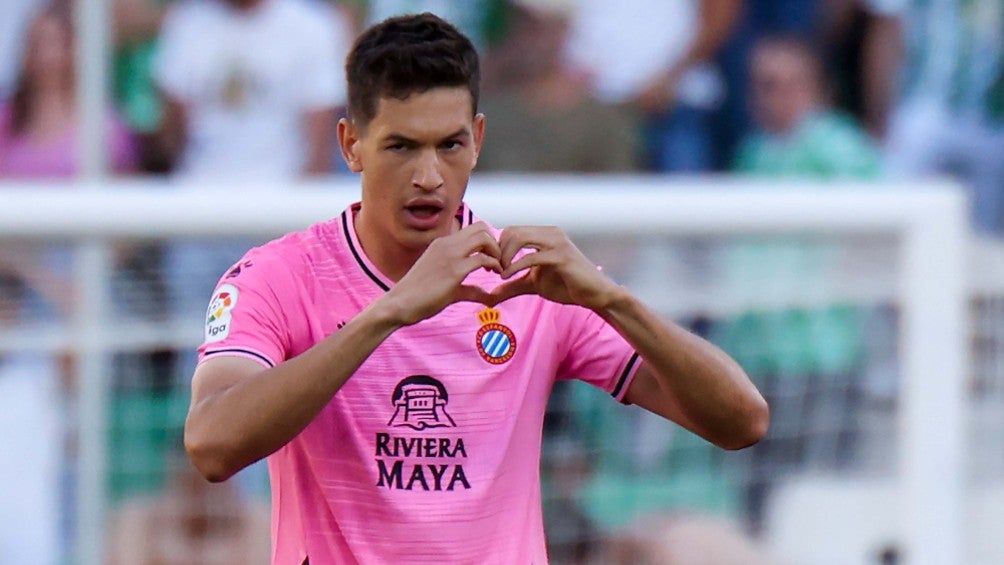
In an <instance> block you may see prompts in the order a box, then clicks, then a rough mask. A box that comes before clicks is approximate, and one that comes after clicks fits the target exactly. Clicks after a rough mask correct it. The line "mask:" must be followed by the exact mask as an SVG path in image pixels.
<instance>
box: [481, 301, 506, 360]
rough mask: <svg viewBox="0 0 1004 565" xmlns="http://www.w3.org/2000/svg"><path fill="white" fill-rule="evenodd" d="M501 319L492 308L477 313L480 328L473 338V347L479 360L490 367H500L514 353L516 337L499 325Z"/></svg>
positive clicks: (497, 312)
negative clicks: (487, 363) (489, 364)
mask: <svg viewBox="0 0 1004 565" xmlns="http://www.w3.org/2000/svg"><path fill="white" fill-rule="evenodd" d="M501 319H502V314H500V313H499V311H498V310H496V309H494V308H485V309H484V310H482V311H481V312H479V313H478V321H479V322H481V327H480V328H479V329H478V333H477V336H476V337H475V345H476V346H477V348H478V353H480V354H481V358H482V359H484V360H485V361H488V362H489V363H491V364H492V365H501V364H502V363H505V362H506V361H508V360H510V359H512V356H513V354H514V353H516V336H515V335H513V333H512V330H510V329H509V328H507V327H506V326H503V325H502V324H500V323H499V321H500V320H501Z"/></svg>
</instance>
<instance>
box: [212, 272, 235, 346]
mask: <svg viewBox="0 0 1004 565" xmlns="http://www.w3.org/2000/svg"><path fill="white" fill-rule="evenodd" d="M237 295H238V292H237V287H236V286H234V285H232V284H225V285H223V286H221V287H220V288H219V289H217V290H216V293H215V294H213V299H212V300H210V301H209V308H208V309H207V310H206V341H209V342H212V341H221V340H223V339H225V338H226V337H227V336H228V335H230V311H231V310H233V309H234V306H237Z"/></svg>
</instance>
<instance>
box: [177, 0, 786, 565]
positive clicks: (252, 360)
mask: <svg viewBox="0 0 1004 565" xmlns="http://www.w3.org/2000/svg"><path fill="white" fill-rule="evenodd" d="M346 66H347V76H348V83H349V86H348V88H349V117H348V119H346V120H342V121H341V122H340V123H339V127H338V133H339V141H340V144H341V150H342V153H343V156H344V158H345V160H346V162H347V163H348V166H349V168H351V169H352V170H353V171H355V172H358V173H360V175H361V185H362V201H361V202H360V203H357V204H354V205H352V206H350V207H349V208H348V209H346V210H345V211H344V212H343V213H342V214H341V215H340V216H338V217H336V218H334V219H332V220H330V221H327V222H322V223H319V224H316V225H314V226H311V227H310V228H308V229H307V230H306V231H303V232H298V233H292V234H289V235H287V236H285V237H283V238H281V239H278V240H276V241H273V242H271V243H269V244H266V245H264V246H262V247H259V248H256V249H253V250H251V251H250V252H248V254H247V255H246V256H245V257H244V258H243V259H241V261H240V262H238V263H237V264H236V265H235V266H234V267H233V268H232V269H231V270H230V271H228V272H227V273H226V274H224V275H223V277H222V279H221V280H220V283H219V286H218V287H217V289H216V291H215V293H214V295H213V297H212V300H211V303H210V307H209V309H208V313H207V319H206V340H205V343H204V344H203V345H202V347H201V348H200V354H201V355H200V363H199V365H198V367H197V369H196V371H195V376H194V380H193V382H192V405H191V408H190V411H189V415H188V420H187V422H186V426H185V445H186V449H187V450H188V454H189V457H190V458H191V460H192V462H193V463H194V464H195V466H196V467H197V468H198V469H199V470H200V471H201V472H202V474H203V475H205V476H206V477H207V478H208V479H209V480H211V481H222V480H226V479H227V478H228V477H230V476H231V475H233V474H234V473H236V472H237V471H239V470H240V469H242V468H244V467H245V466H247V465H249V464H251V463H253V462H255V461H258V460H259V459H262V458H264V457H268V467H269V474H270V480H271V484H272V537H273V549H272V562H273V563H276V564H281V565H300V564H301V563H306V562H308V561H309V562H311V563H314V564H315V565H316V564H318V563H321V564H328V563H356V562H359V563H381V564H385V563H433V562H442V563H505V564H509V563H537V564H541V563H546V562H547V555H546V551H545V544H544V531H543V524H542V519H541V501H540V484H539V474H538V472H539V471H538V469H539V465H538V463H539V458H540V449H541V427H542V422H543V416H544V409H545V406H546V403H547V398H548V395H549V393H550V391H551V387H552V385H553V383H554V381H555V380H556V379H572V378H575V379H581V380H584V381H587V382H589V383H591V384H593V385H595V386H597V387H601V388H603V389H604V390H606V391H608V392H609V393H610V394H611V395H612V396H613V397H614V398H615V399H616V400H618V401H621V402H625V403H634V404H638V405H640V406H642V407H644V408H646V409H649V410H651V411H653V412H655V413H657V414H660V415H662V416H664V417H666V418H669V419H671V420H673V421H674V422H677V423H679V424H680V425H682V426H684V427H686V428H688V429H690V430H693V431H694V432H696V433H698V434H700V435H701V436H703V437H705V438H707V439H708V440H709V441H712V442H714V443H715V444H717V445H719V446H721V447H724V448H727V449H738V448H742V447H744V446H747V445H750V444H752V443H754V442H756V441H757V440H758V439H759V438H760V437H761V436H762V435H763V434H764V433H765V430H766V427H767V420H768V411H767V406H766V404H765V402H764V401H763V398H762V397H761V396H760V394H759V393H758V392H757V390H756V389H755V388H754V386H753V385H752V384H751V382H750V381H749V379H748V378H747V377H746V375H745V373H744V372H743V371H742V369H741V368H740V367H739V366H738V365H737V364H736V363H735V362H734V361H732V360H731V359H730V358H729V357H727V356H726V355H725V354H724V353H722V352H721V351H720V350H718V349H717V348H715V347H713V346H712V345H710V344H709V343H707V342H705V341H703V340H701V339H699V338H698V337H696V336H694V335H691V334H689V333H687V332H686V331H684V330H683V329H681V328H679V327H677V326H675V325H672V324H670V323H667V322H665V321H663V320H662V319H661V318H660V317H659V316H657V315H656V314H655V313H653V312H652V311H650V310H649V309H647V308H646V307H645V306H643V305H642V304H641V303H640V302H639V301H638V300H637V299H636V298H635V297H634V296H632V295H631V294H630V293H629V292H628V291H627V290H625V289H624V288H622V287H621V286H619V285H617V284H615V283H614V282H612V281H611V280H610V279H609V278H608V277H607V276H606V275H605V274H604V273H603V272H602V271H601V270H599V269H597V267H596V266H595V265H593V264H592V263H591V262H590V261H589V260H588V259H587V258H586V257H585V256H583V255H582V253H581V252H579V250H578V249H577V248H576V247H575V246H574V245H573V244H572V243H571V242H570V241H569V240H568V238H567V237H566V236H565V234H564V233H562V231H561V230H559V229H557V228H554V227H535V226H516V227H508V228H506V229H504V230H501V231H500V230H497V229H495V228H493V227H491V226H489V225H488V224H487V223H485V222H484V221H481V220H480V219H479V218H478V217H477V216H475V214H474V212H473V211H472V210H471V209H470V208H468V207H467V205H466V204H465V203H464V202H463V196H464V192H465V190H466V187H467V182H468V180H469V178H470V175H471V171H472V169H473V168H474V166H475V163H476V162H477V156H478V151H479V150H480V148H481V144H482V141H483V139H484V133H485V117H484V116H482V115H480V114H478V113H477V101H478V88H479V86H478V80H479V70H478V58H477V54H476V52H475V50H474V47H473V46H472V44H471V42H470V41H469V40H468V39H467V38H466V37H465V36H463V35H462V34H461V33H459V32H458V31H457V30H456V29H455V28H454V27H453V26H451V25H450V24H448V23H446V22H444V21H443V20H441V19H439V18H437V17H435V16H433V15H430V14H423V15H418V16H402V17H399V18H392V19H389V20H386V21H384V22H382V23H380V24H377V25H376V26H374V27H371V28H369V29H368V30H366V31H365V32H363V34H362V35H361V36H360V37H359V38H358V39H357V40H356V43H355V45H354V47H353V49H352V52H351V53H350V55H349V57H348V62H347V65H346ZM546 149H547V148H541V150H546Z"/></svg>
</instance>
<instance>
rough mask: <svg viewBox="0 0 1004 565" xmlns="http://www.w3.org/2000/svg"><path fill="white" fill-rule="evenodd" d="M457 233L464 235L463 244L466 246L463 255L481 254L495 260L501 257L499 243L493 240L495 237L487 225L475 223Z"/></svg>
mask: <svg viewBox="0 0 1004 565" xmlns="http://www.w3.org/2000/svg"><path fill="white" fill-rule="evenodd" d="M458 233H463V234H464V238H465V239H464V242H465V245H466V247H465V249H464V251H465V253H464V254H465V255H470V254H472V253H475V252H481V253H484V254H485V255H489V256H491V257H495V258H499V257H501V256H502V249H501V247H500V246H499V242H498V240H497V239H495V236H494V235H493V234H492V232H491V230H490V229H489V228H488V224H486V223H484V222H477V223H474V224H471V225H469V226H467V227H466V228H464V229H462V230H460V232H458Z"/></svg>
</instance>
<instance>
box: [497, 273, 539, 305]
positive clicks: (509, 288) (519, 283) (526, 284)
mask: <svg viewBox="0 0 1004 565" xmlns="http://www.w3.org/2000/svg"><path fill="white" fill-rule="evenodd" d="M536 293H537V288H536V285H534V283H533V280H532V279H531V278H530V273H527V274H525V275H523V276H522V277H519V278H518V279H513V280H511V281H507V282H504V283H502V284H500V285H499V286H497V287H495V288H493V289H492V291H491V293H490V296H491V299H492V306H494V305H496V304H501V303H502V302H505V301H506V300H509V299H510V298H513V297H514V296H521V295H524V294H536Z"/></svg>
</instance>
